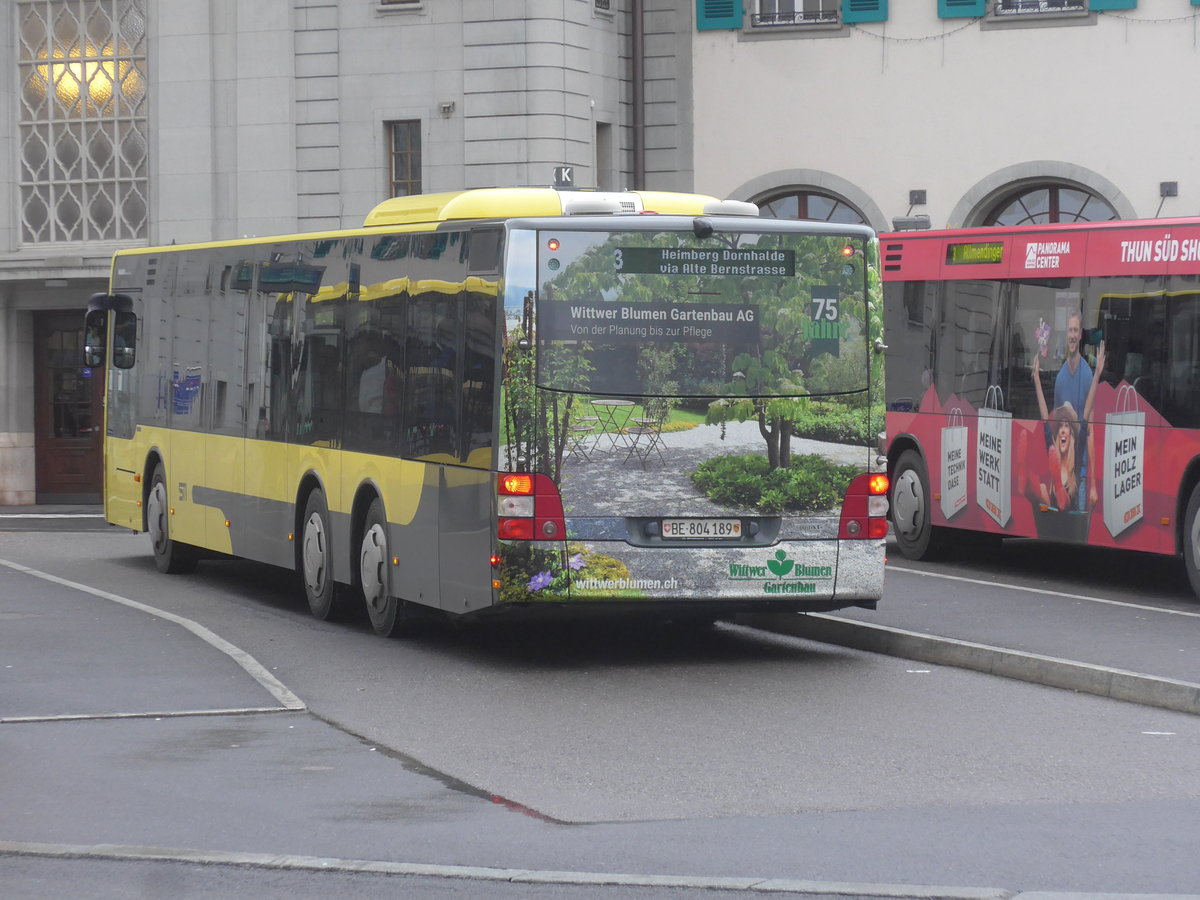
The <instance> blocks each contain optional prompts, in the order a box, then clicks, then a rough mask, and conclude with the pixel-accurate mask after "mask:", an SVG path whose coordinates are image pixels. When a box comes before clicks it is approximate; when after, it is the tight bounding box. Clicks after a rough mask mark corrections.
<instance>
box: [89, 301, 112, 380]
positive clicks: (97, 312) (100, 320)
mask: <svg viewBox="0 0 1200 900" xmlns="http://www.w3.org/2000/svg"><path fill="white" fill-rule="evenodd" d="M107 324H108V314H107V313H106V312H105V311H104V310H102V309H89V310H88V311H87V315H85V316H84V318H83V364H84V365H85V366H88V367H90V368H93V369H94V368H99V367H100V366H102V365H104V336H105V332H106V331H107V330H108V328H107Z"/></svg>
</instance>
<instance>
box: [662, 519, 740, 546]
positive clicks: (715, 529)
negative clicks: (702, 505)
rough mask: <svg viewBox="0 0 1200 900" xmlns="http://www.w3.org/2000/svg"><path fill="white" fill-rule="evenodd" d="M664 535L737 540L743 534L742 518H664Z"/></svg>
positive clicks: (696, 538)
mask: <svg viewBox="0 0 1200 900" xmlns="http://www.w3.org/2000/svg"><path fill="white" fill-rule="evenodd" d="M662 536H663V537H664V538H672V539H676V540H692V541H712V540H731V539H733V540H736V539H737V538H740V537H741V536H742V520H741V519H663V521H662Z"/></svg>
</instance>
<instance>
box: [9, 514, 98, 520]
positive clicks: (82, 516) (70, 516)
mask: <svg viewBox="0 0 1200 900" xmlns="http://www.w3.org/2000/svg"><path fill="white" fill-rule="evenodd" d="M103 518H104V516H102V515H100V514H99V513H0V519H103Z"/></svg>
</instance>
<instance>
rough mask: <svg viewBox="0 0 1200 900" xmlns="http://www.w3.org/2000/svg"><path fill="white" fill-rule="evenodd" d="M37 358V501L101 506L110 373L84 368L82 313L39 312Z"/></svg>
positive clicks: (35, 337) (35, 335) (35, 342)
mask: <svg viewBox="0 0 1200 900" xmlns="http://www.w3.org/2000/svg"><path fill="white" fill-rule="evenodd" d="M33 359H34V379H33V390H34V459H35V465H36V467H37V476H36V490H37V502H38V503H99V502H101V497H102V491H103V486H104V484H103V481H104V469H103V459H102V457H103V447H104V445H103V441H104V407H103V394H104V370H103V369H94V370H93V369H89V368H86V367H85V366H84V365H83V313H82V311H70V312H48V313H35V314H34V322H33Z"/></svg>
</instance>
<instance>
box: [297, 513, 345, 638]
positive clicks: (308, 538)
mask: <svg viewBox="0 0 1200 900" xmlns="http://www.w3.org/2000/svg"><path fill="white" fill-rule="evenodd" d="M299 562H300V566H299V569H300V580H301V581H302V582H303V583H304V596H305V597H306V598H308V608H309V610H310V611H311V612H312V614H313V615H314V616H315V617H316V618H318V619H321V620H322V621H329V620H332V619H336V618H337V617H338V616H339V614H340V613H341V611H342V610H341V605H342V604H341V599H342V592H341V590H340V589H339V586H338V584H337V582H336V581H334V579H333V549H332V547H331V546H330V530H329V505H328V504H327V503H326V502H325V494H324V493H323V492H322V491H319V490H315V491H312V492H310V493H309V495H308V500H307V501H305V504H304V521H303V523H302V524H301V526H300V560H299Z"/></svg>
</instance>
